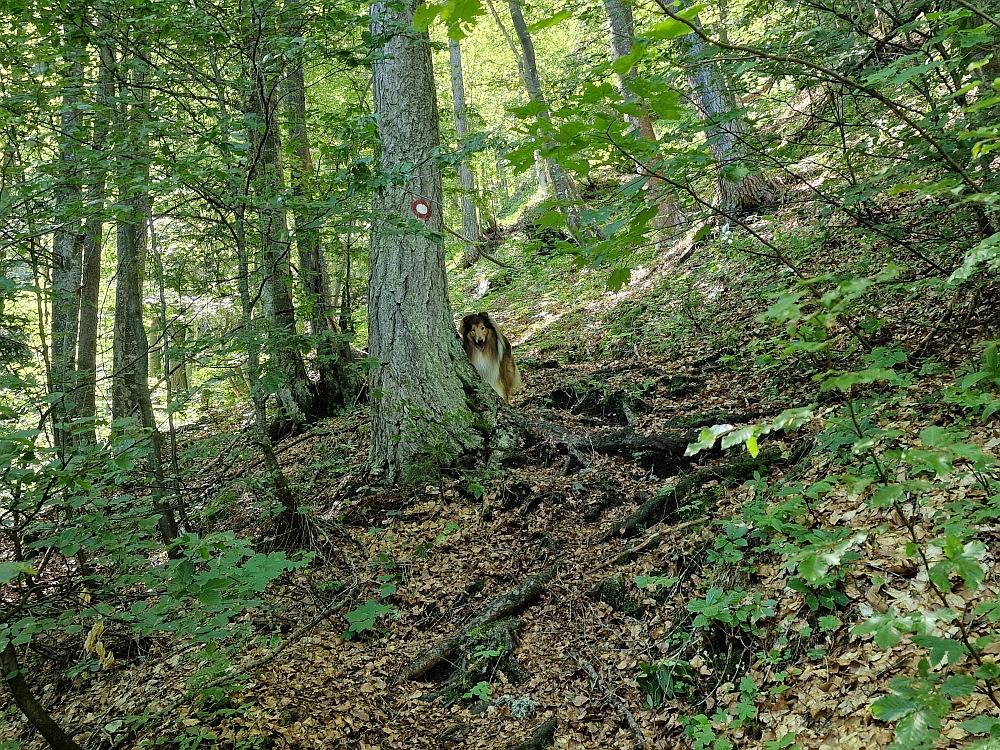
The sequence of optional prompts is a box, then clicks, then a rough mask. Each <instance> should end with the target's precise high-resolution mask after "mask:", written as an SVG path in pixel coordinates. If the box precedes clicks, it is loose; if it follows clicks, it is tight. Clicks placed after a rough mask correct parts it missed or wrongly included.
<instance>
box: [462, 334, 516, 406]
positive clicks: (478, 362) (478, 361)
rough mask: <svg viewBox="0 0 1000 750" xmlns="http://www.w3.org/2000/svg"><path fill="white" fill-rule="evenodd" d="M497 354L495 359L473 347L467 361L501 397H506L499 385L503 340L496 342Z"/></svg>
mask: <svg viewBox="0 0 1000 750" xmlns="http://www.w3.org/2000/svg"><path fill="white" fill-rule="evenodd" d="M497 343H498V345H499V346H498V349H499V355H500V356H498V357H497V358H496V359H494V358H493V357H490V356H487V354H486V352H483V351H480V350H479V349H476V348H473V350H472V356H471V357H470V358H469V361H470V362H472V366H473V367H475V368H476V371H477V372H478V373H479V375H480V377H482V379H483V380H485V381H486V382H487V383H489V384H490V385H492V386H493V390H495V391H496V392H497V393H499V394H500V397H501V398H506V397H507V396H506V394H504V392H503V390H502V389H501V387H500V361H501V360H502V359H503V342H497Z"/></svg>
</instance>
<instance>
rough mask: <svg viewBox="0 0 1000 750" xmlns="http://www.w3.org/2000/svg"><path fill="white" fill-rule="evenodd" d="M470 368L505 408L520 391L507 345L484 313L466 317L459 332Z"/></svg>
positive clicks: (508, 345) (522, 388) (509, 347)
mask: <svg viewBox="0 0 1000 750" xmlns="http://www.w3.org/2000/svg"><path fill="white" fill-rule="evenodd" d="M459 335H460V336H461V338H462V346H463V347H465V354H466V356H468V358H469V361H470V362H471V363H472V366H473V367H475V368H476V370H477V371H478V372H479V374H480V375H482V377H483V380H485V381H486V382H487V383H489V384H490V385H491V386H493V390H495V391H496V392H497V393H499V394H500V395H501V396H502V397H503V400H504V401H506V402H507V403H508V404H509V403H510V400H511V399H512V398H513V397H514V396H515V395H516V394H518V393H520V392H521V391H522V390H524V385H523V384H522V383H521V373H520V371H519V370H518V369H517V365H515V364H514V357H513V356H512V354H511V346H510V341H509V340H508V339H507V337H506V336H504V335H503V334H502V333H500V329H499V328H497V326H496V323H494V322H493V321H492V320H491V319H490V316H489V315H488V314H487V313H484V312H481V313H479V314H477V315H466V316H465V317H464V318H462V327H461V329H460V331H459Z"/></svg>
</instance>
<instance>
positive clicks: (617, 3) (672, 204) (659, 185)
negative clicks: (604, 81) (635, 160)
mask: <svg viewBox="0 0 1000 750" xmlns="http://www.w3.org/2000/svg"><path fill="white" fill-rule="evenodd" d="M604 10H605V13H606V15H607V18H608V36H609V39H610V42H611V59H612V60H618V59H619V58H622V57H626V56H627V55H629V54H631V52H632V37H633V36H634V34H635V21H634V19H633V16H632V6H631V4H630V2H629V0H604ZM615 77H616V81H617V84H618V90H619V91H620V92H621V95H622V97H623V98H625V99H629V98H631V97H632V96H633V93H632V91H631V89H630V88H629V84H630V82H631V81H632V80H633V79H634V78H635V69H634V68H633V69H631V70H628V71H626V72H625V73H618V74H616V76H615ZM626 119H627V120H628V122H629V124H630V125H631V126H632V128H633V130H634V131H635V132H636V133H637V134H638V135H639V137H641V138H643V139H644V140H647V141H649V142H650V143H656V133H655V132H654V131H653V122H652V120H651V119H650V117H649V114H647V113H645V112H644V113H643V114H641V115H639V116H638V117H635V116H628V117H627V118H626ZM656 169H657V165H656V164H646V170H645V172H646V173H648V174H649V175H650V177H649V181H648V186H649V190H650V192H651V193H652V194H653V196H654V200H655V201H656V205H657V220H656V224H657V226H658V227H659V228H661V229H665V230H667V231H668V232H670V231H671V230H673V231H674V232H676V228H677V227H680V226H681V225H682V224H683V223H684V220H685V218H684V213H683V212H682V211H681V209H680V206H678V205H677V201H675V200H674V199H673V197H672V196H670V195H669V194H668V193H667V192H666V185H665V183H664V182H663V180H662V179H660V178H659V177H657V176H656Z"/></svg>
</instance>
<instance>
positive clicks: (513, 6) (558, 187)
mask: <svg viewBox="0 0 1000 750" xmlns="http://www.w3.org/2000/svg"><path fill="white" fill-rule="evenodd" d="M507 7H508V8H509V9H510V18H511V21H512V22H513V24H514V33H515V34H517V41H518V43H519V44H520V45H521V60H522V77H523V80H524V87H525V88H526V89H527V91H528V96H530V97H531V100H532V101H533V102H538V103H539V104H541V105H542V107H543V110H542V112H541V113H540V114H539V115H538V116H539V117H540V118H541V119H543V120H545V121H546V122H549V121H550V120H551V119H552V116H551V115H550V114H549V104H548V102H547V101H546V99H545V95H544V94H543V93H542V80H541V78H540V77H539V75H538V64H537V63H536V62H535V44H534V42H533V41H532V40H531V34H530V33H529V31H528V24H527V23H526V22H525V20H524V13H522V12H521V3H520V2H519V0H507ZM538 158H539V155H538V154H536V155H535V159H536V161H537V160H538ZM545 164H546V167H547V168H548V173H549V177H550V178H551V181H552V190H553V192H554V193H555V195H556V199H557V200H559V201H561V202H563V203H564V204H566V205H567V206H569V205H571V203H572V201H573V199H574V198H575V197H576V191H575V189H574V187H573V184H572V183H571V181H570V178H569V175H568V174H566V171H565V170H564V169H563V168H562V167H561V166H559V164H557V163H556V161H555V159H546V160H545ZM570 217H572V212H570Z"/></svg>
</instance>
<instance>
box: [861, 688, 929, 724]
mask: <svg viewBox="0 0 1000 750" xmlns="http://www.w3.org/2000/svg"><path fill="white" fill-rule="evenodd" d="M918 707H919V706H918V705H917V704H916V703H915V702H913V701H912V700H910V699H909V698H905V697H903V696H902V695H896V694H895V693H891V694H889V695H883V696H882V697H881V698H879V699H878V700H876V701H875V702H874V703H872V716H874V717H875V718H876V719H881V720H882V721H896V720H897V719H901V718H903V717H904V716H909V715H910V714H911V713H913V712H914V711H916V710H917V708H918Z"/></svg>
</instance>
